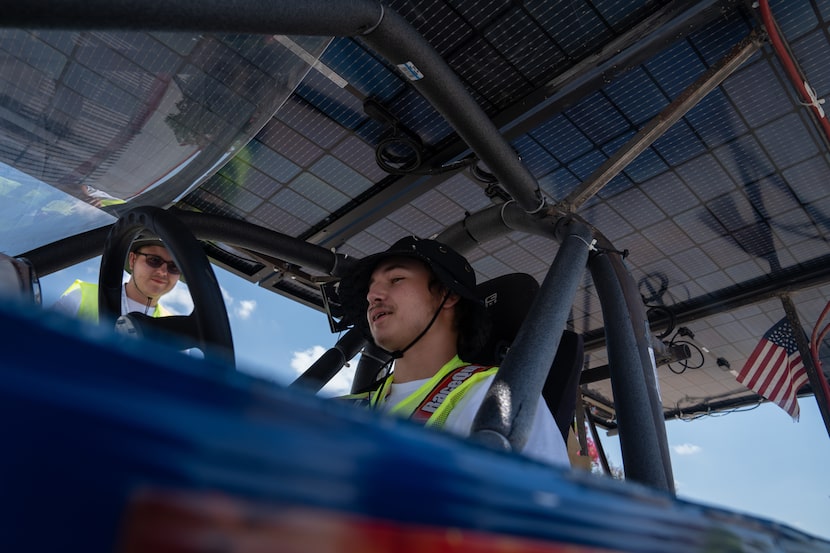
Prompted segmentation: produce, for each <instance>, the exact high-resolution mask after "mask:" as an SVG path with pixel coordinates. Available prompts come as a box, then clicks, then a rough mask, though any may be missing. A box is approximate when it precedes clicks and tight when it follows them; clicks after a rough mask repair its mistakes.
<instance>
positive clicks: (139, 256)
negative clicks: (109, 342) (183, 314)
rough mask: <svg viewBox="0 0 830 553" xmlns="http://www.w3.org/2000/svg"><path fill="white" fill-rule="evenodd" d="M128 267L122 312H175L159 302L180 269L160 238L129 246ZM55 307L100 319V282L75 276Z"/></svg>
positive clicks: (155, 314)
mask: <svg viewBox="0 0 830 553" xmlns="http://www.w3.org/2000/svg"><path fill="white" fill-rule="evenodd" d="M125 269H126V271H127V272H128V273H130V280H129V281H127V282H126V283H124V284H123V285H122V286H121V315H125V314H127V313H135V312H138V313H144V314H145V315H151V316H153V317H167V316H169V315H172V313H171V312H170V311H168V310H167V309H165V308H164V307H163V306H162V305H161V304H160V303H159V298H161V297H162V296H163V295H164V294H166V293H168V292H169V291H170V290H172V289H173V287H174V286H176V283H177V282H178V281H179V278H180V277H181V271H180V270H179V267H178V266H177V265H176V263H175V262H174V261H172V260H171V256H170V253H169V252H168V251H167V248H166V247H165V246H164V243H163V242H162V241H161V240H159V239H158V238H155V237H149V236H140V237H139V238H137V239H136V240H135V241H134V242H133V243H132V246H131V247H130V253H129V255H128V257H127V265H126V266H125ZM52 309H53V310H55V311H58V312H61V313H65V314H67V315H70V316H72V317H78V318H80V319H84V320H87V321H90V322H95V323H97V322H98V285H97V284H93V283H91V282H84V281H82V280H76V281H75V282H73V283H72V285H71V286H70V287H69V288H67V289H66V291H65V292H64V293H63V295H61V297H60V298H59V299H58V300H57V301H56V302H55V303H54V305H53V306H52Z"/></svg>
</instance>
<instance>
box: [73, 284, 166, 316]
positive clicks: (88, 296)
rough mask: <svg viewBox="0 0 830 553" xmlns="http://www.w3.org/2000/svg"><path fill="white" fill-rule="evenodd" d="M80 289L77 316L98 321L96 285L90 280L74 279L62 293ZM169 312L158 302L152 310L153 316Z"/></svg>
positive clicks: (164, 314)
mask: <svg viewBox="0 0 830 553" xmlns="http://www.w3.org/2000/svg"><path fill="white" fill-rule="evenodd" d="M76 289H79V290H80V291H81V305H80V306H79V307H78V314H77V316H78V318H79V319H84V320H87V321H91V322H93V323H97V322H98V285H97V284H93V283H91V282H84V281H83V280H76V281H75V282H73V283H72V285H71V286H70V287H69V288H67V289H66V291H65V292H64V293H63V294H62V295H64V296H65V295H66V294H69V293H70V292H73V291H74V290H76ZM170 315H171V313H170V312H169V311H167V309H165V308H164V307H162V306H161V304H160V303H156V308H155V309H154V310H153V317H169V316H170Z"/></svg>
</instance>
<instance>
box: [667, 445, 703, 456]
mask: <svg viewBox="0 0 830 553" xmlns="http://www.w3.org/2000/svg"><path fill="white" fill-rule="evenodd" d="M672 449H673V450H674V452H675V453H677V454H678V455H694V454H695V453H700V452H701V451H703V449H702V448H701V447H700V446H699V445H694V444H680V445H676V446H673V447H672Z"/></svg>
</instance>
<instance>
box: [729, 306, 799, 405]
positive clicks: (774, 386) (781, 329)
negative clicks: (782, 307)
mask: <svg viewBox="0 0 830 553" xmlns="http://www.w3.org/2000/svg"><path fill="white" fill-rule="evenodd" d="M738 382H740V383H741V384H743V385H744V386H746V387H747V388H749V389H750V390H752V391H753V392H755V393H757V394H758V395H760V396H763V397H765V398H766V399H768V400H770V401H772V402H774V403H776V404H777V405H778V406H779V407H781V409H783V410H784V411H786V412H787V413H789V414H790V416H791V417H792V418H793V419H794V420H798V415H799V411H798V402H797V401H796V394H797V393H798V390H799V388H801V387H802V386H804V384H806V383H807V371H805V370H804V364H803V363H802V362H801V354H800V353H799V352H798V345H797V344H796V341H795V335H794V334H793V329H792V327H791V326H790V322H789V321H788V320H787V318H786V317H784V318H783V319H781V320H780V321H778V322H777V323H775V325H774V326H773V327H772V328H770V329H769V330H768V331H767V333H766V334H764V337H763V338H761V341H760V342H759V343H758V345H757V346H755V350H754V351H753V352H752V355H750V356H749V359H747V361H746V364H745V365H744V368H743V369H741V372H740V373H738Z"/></svg>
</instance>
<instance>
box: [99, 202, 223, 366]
mask: <svg viewBox="0 0 830 553" xmlns="http://www.w3.org/2000/svg"><path fill="white" fill-rule="evenodd" d="M145 229H146V230H147V231H149V232H151V233H153V234H155V235H156V236H158V237H159V238H160V239H161V240H162V242H164V245H165V247H166V248H167V249H168V250H169V251H170V253H171V254H172V255H173V257H174V258H175V260H176V264H177V265H178V266H179V267H180V269H181V271H182V274H183V275H184V276H185V277H186V278H187V286H188V288H189V289H190V296H191V297H192V298H193V304H194V308H193V313H191V314H190V315H187V316H182V317H176V318H175V319H174V318H173V317H161V318H158V319H151V318H146V319H147V320H146V321H144V322H143V323H142V324H145V323H146V324H147V325H148V326H150V325H157V326H158V327H163V326H167V327H170V328H174V327H175V328H186V329H188V334H191V335H192V336H193V337H195V339H196V342H197V345H198V347H199V349H201V350H202V352H203V353H204V355H205V359H209V360H212V361H214V362H218V363H220V364H222V365H225V366H228V365H230V368H231V369H233V368H234V353H233V338H232V336H231V327H230V322H229V321H228V312H227V310H226V309H225V302H224V301H223V299H222V292H221V291H220V289H219V283H218V281H217V280H216V275H215V274H214V272H213V269H212V268H211V266H210V263H209V262H208V260H207V256H206V255H205V253H204V251H203V250H202V247H201V244H200V243H199V241H198V240H196V238H195V237H194V236H193V234H192V233H191V232H190V230H189V229H188V228H187V227H186V226H185V224H184V223H182V222H181V221H180V220H179V219H178V218H176V217H175V216H174V215H173V214H171V213H168V212H167V211H164V210H163V209H160V208H157V207H151V206H142V207H137V208H134V209H132V210H130V211H128V212H127V213H125V214H124V215H123V216H121V218H120V219H118V221H117V222H116V223H115V224H114V225H113V226H112V228H111V229H110V233H109V236H107V240H106V243H105V244H104V251H103V254H102V257H101V270H100V273H99V275H98V306H99V307H98V311H99V319H100V320H101V321H102V322H103V321H107V320H109V321H113V322H114V321H115V320H116V319H117V318H118V317H119V316H120V315H121V285H122V279H123V274H124V260H125V259H126V258H127V254H128V253H129V251H130V245H131V244H132V242H133V240H134V239H135V237H136V236H138V234H139V233H140V232H141V231H143V230H145ZM164 319H170V321H164ZM171 322H172V323H174V324H172V325H170V324H167V325H165V323H171Z"/></svg>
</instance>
